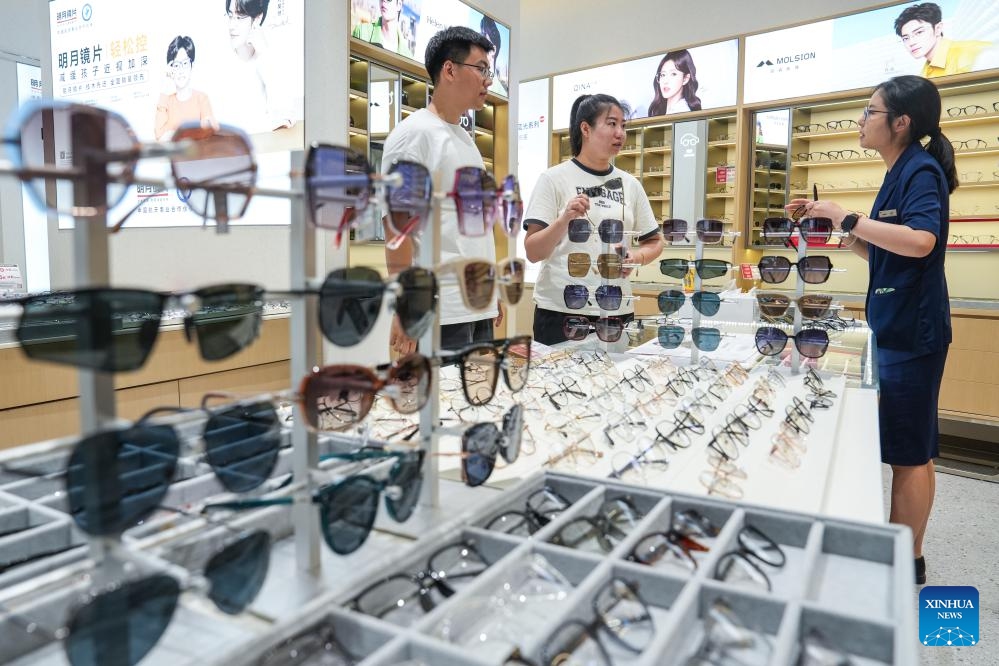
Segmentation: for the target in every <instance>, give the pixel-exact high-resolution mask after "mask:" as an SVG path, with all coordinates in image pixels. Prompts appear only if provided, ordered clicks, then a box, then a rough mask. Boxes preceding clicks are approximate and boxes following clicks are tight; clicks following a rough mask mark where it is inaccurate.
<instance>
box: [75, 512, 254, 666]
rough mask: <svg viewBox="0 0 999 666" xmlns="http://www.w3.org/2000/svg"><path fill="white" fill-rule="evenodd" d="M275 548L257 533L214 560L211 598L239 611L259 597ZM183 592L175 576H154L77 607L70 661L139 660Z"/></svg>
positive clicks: (91, 665)
mask: <svg viewBox="0 0 999 666" xmlns="http://www.w3.org/2000/svg"><path fill="white" fill-rule="evenodd" d="M270 552H271V538H270V535H269V534H268V533H267V532H264V531H254V532H250V533H248V534H244V535H242V536H240V537H239V538H238V539H237V540H236V541H234V542H233V543H231V544H229V545H227V546H226V547H224V548H223V549H221V550H220V551H218V552H217V553H215V555H213V556H212V557H211V559H210V560H208V563H207V564H206V566H205V569H204V572H203V576H204V578H205V579H207V581H208V583H209V585H210V587H209V591H208V598H209V599H211V600H212V601H213V602H214V603H215V606H216V607H217V608H218V609H219V610H220V611H222V612H223V613H226V614H228V615H236V614H238V613H241V612H243V611H244V610H245V609H246V608H247V606H249V605H250V603H251V602H252V601H253V600H254V599H255V598H256V596H257V594H258V593H259V592H260V588H261V587H263V584H264V579H265V578H266V577H267V570H268V568H269V567H270ZM181 591H182V590H181V585H180V583H179V582H178V581H177V580H176V579H174V578H173V577H171V576H168V575H166V574H154V575H152V576H147V577H144V578H140V579H138V580H133V581H129V582H127V583H122V584H116V585H114V586H112V587H111V588H110V589H108V590H107V591H103V592H100V593H98V594H96V595H95V596H93V597H91V598H89V599H88V600H87V601H86V602H85V603H84V604H83V605H81V606H79V607H78V608H76V610H74V611H73V613H72V619H71V620H70V621H69V625H68V633H67V636H66V638H65V639H64V640H63V647H64V649H65V650H66V657H67V659H68V660H69V663H70V664H73V665H74V666H95V665H96V664H121V665H128V666H132V665H134V664H137V663H139V662H140V661H142V659H143V658H144V657H145V656H146V655H147V654H148V653H149V652H150V651H151V650H152V649H153V647H155V646H156V643H157V642H158V641H159V640H160V638H161V637H162V636H163V634H164V633H165V632H166V630H167V627H169V625H170V621H171V620H172V619H173V615H174V611H175V610H176V608H177V602H178V599H179V597H180V593H181Z"/></svg>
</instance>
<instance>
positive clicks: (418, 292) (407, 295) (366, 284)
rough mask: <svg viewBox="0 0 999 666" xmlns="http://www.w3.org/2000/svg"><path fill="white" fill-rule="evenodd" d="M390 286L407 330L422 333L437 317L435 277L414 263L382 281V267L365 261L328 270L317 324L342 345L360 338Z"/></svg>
mask: <svg viewBox="0 0 999 666" xmlns="http://www.w3.org/2000/svg"><path fill="white" fill-rule="evenodd" d="M387 291H392V292H394V294H395V299H394V301H393V306H394V309H395V314H396V315H397V316H398V317H399V323H400V324H401V325H402V328H403V330H404V331H405V332H406V335H408V336H409V337H411V338H414V339H419V338H420V337H421V336H422V335H423V334H424V333H426V332H427V329H428V328H430V322H431V321H433V317H434V311H435V308H436V306H437V279H436V278H435V277H434V274H433V273H431V272H430V271H428V270H427V269H425V268H417V267H415V266H414V267H412V268H407V269H406V270H404V271H402V272H401V273H399V274H398V275H397V276H395V277H394V278H391V279H389V280H386V281H384V282H383V281H382V276H381V274H380V273H379V272H378V271H376V270H375V269H373V268H367V267H364V266H354V267H351V268H337V269H335V270H333V271H330V273H329V275H327V276H326V279H325V280H324V281H323V284H322V286H321V287H320V288H319V292H318V294H319V328H320V329H321V330H322V332H323V335H324V336H326V339H327V340H329V341H330V342H332V343H333V344H335V345H338V346H340V347H353V346H354V345H356V344H358V343H360V342H361V341H362V340H364V339H365V338H366V337H368V334H369V333H371V331H372V330H373V329H374V327H375V322H376V321H377V320H378V315H379V313H380V312H381V309H382V301H383V300H384V297H385V292H387ZM273 293H274V294H275V295H280V294H281V293H287V294H295V292H273ZM304 293H306V294H312V293H313V292H310V291H308V292H304Z"/></svg>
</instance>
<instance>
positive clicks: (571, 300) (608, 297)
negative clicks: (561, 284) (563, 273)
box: [562, 284, 624, 310]
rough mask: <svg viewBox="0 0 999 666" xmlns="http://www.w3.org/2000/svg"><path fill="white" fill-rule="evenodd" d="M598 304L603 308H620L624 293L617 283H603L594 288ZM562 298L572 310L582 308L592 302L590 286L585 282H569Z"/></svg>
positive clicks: (563, 290)
mask: <svg viewBox="0 0 999 666" xmlns="http://www.w3.org/2000/svg"><path fill="white" fill-rule="evenodd" d="M593 295H594V297H595V298H596V301H597V305H598V306H600V309H601V310H618V309H620V307H621V301H622V300H623V298H624V294H623V292H622V291H621V287H619V286H618V285H615V284H602V285H600V286H599V287H597V288H596V289H595V290H594V293H593ZM562 300H563V301H564V302H565V307H567V308H569V309H570V310H582V309H583V308H585V307H586V306H587V305H588V304H589V302H590V288H589V287H587V286H586V285H585V284H567V285H565V288H564V289H562Z"/></svg>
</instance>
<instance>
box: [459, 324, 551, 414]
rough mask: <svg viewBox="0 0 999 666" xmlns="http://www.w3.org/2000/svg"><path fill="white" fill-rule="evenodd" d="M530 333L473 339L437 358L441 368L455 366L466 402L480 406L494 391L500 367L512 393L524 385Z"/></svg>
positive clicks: (528, 364)
mask: <svg viewBox="0 0 999 666" xmlns="http://www.w3.org/2000/svg"><path fill="white" fill-rule="evenodd" d="M531 341H532V338H531V336H529V335H521V336H518V337H515V338H506V339H502V340H493V341H492V342H476V343H473V344H471V345H469V346H467V347H465V348H464V349H462V350H461V351H458V352H457V353H455V354H452V355H450V356H445V357H444V358H442V359H441V360H440V364H441V367H445V366H449V365H457V366H458V367H459V369H460V374H461V389H462V391H463V392H464V394H465V400H467V401H468V404H470V405H474V406H476V407H480V406H482V405H485V404H487V403H489V402H490V401H491V400H492V399H493V395H495V393H496V382H497V381H498V380H499V374H500V373H499V370H500V369H501V368H502V370H503V380H504V381H505V382H506V386H507V388H508V389H510V391H511V392H513V393H516V392H517V391H520V390H521V389H523V388H524V386H525V385H527V375H528V372H529V371H530V368H531Z"/></svg>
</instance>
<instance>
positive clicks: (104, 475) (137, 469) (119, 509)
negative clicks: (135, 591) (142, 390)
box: [0, 396, 281, 536]
mask: <svg viewBox="0 0 999 666" xmlns="http://www.w3.org/2000/svg"><path fill="white" fill-rule="evenodd" d="M206 397H207V396H206ZM161 411H163V410H161V409H156V410H153V411H152V412H150V413H148V414H146V415H145V416H143V417H142V418H140V419H139V420H138V421H137V422H136V423H135V424H134V425H132V426H130V427H122V428H111V429H108V430H102V431H99V432H96V433H94V434H92V435H88V436H87V437H84V438H83V439H81V440H80V441H79V442H77V444H76V446H74V447H73V453H72V454H71V455H70V457H69V460H68V461H67V463H66V470H65V472H63V473H60V475H61V476H63V478H64V480H65V488H66V501H67V503H68V505H69V513H70V515H71V516H72V518H73V522H75V523H76V525H77V527H79V528H80V529H81V530H83V531H84V532H85V533H87V534H89V535H92V536H112V535H117V534H120V533H122V532H123V531H125V530H126V529H128V528H130V527H132V526H133V525H136V524H137V523H139V522H141V521H143V520H145V519H146V518H148V517H149V516H151V515H152V514H153V513H154V512H155V511H156V510H157V509H159V508H160V503H161V502H162V501H163V498H164V497H165V496H166V494H167V491H168V490H169V487H170V483H171V482H172V481H173V478H174V474H175V472H176V469H177V459H178V457H179V456H180V451H181V448H182V444H181V436H180V433H179V432H178V431H177V430H176V429H174V428H173V427H172V426H169V425H163V424H154V423H149V422H148V421H149V419H150V418H151V416H152V415H153V414H155V413H158V412H161ZM205 411H206V413H207V415H208V420H207V421H206V422H205V425H204V428H203V431H202V436H203V438H204V442H205V459H206V461H207V462H208V464H209V465H211V467H212V470H213V471H214V472H215V474H216V476H217V477H218V479H219V481H220V482H221V483H222V485H223V486H224V487H225V489H226V490H228V491H230V492H237V493H243V492H248V491H250V490H253V489H254V488H258V487H260V486H261V485H262V484H263V483H264V482H265V481H266V480H267V479H269V478H270V476H271V474H272V473H273V471H274V467H275V465H276V464H277V459H278V452H279V450H280V446H281V425H280V421H279V418H278V414H277V411H276V410H275V408H274V405H273V404H271V403H270V402H267V401H257V402H250V403H243V404H236V405H231V406H227V407H224V408H221V409H205ZM0 469H2V470H3V471H4V472H6V473H9V474H14V475H19V476H29V477H39V476H44V477H51V476H52V475H49V474H44V473H42V472H38V471H33V470H31V469H29V468H25V467H14V466H11V465H0ZM57 476H58V475H57Z"/></svg>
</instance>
